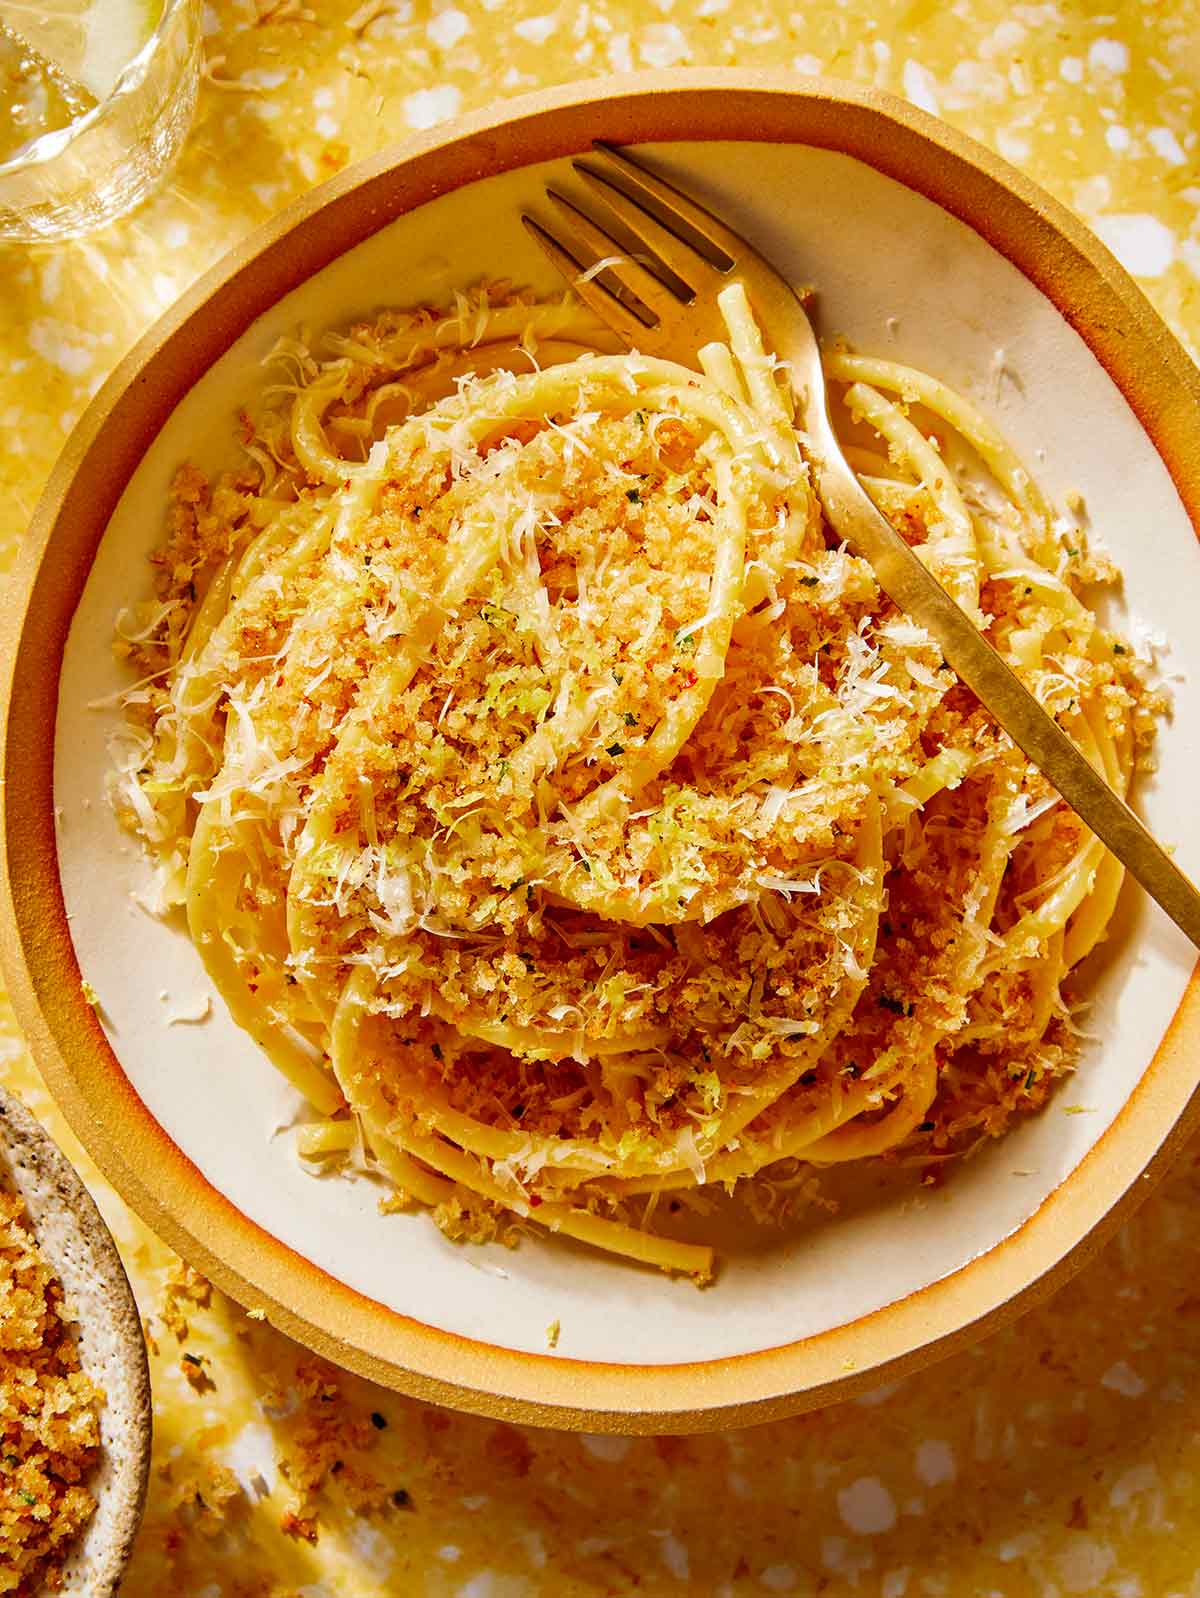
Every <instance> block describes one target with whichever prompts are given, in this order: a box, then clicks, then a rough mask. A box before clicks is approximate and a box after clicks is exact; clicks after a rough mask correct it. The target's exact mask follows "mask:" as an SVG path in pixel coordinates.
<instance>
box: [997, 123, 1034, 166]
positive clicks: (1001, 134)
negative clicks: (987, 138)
mask: <svg viewBox="0 0 1200 1598" xmlns="http://www.w3.org/2000/svg"><path fill="white" fill-rule="evenodd" d="M996 148H997V149H998V150H999V152H1000V154H1001V155H1002V156H1003V157H1004V159H1005V160H1006V161H1011V162H1012V163H1013V165H1014V166H1019V165H1020V164H1021V162H1022V161H1028V159H1029V157H1030V155H1031V154H1032V153H1033V150H1032V146H1031V145H1030V143H1029V140H1028V139H1024V138H1022V137H1021V135H1020V134H1019V133H1013V132H1012V130H1011V129H1009V128H999V129H998V130H997V132H996Z"/></svg>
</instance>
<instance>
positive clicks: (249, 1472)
mask: <svg viewBox="0 0 1200 1598" xmlns="http://www.w3.org/2000/svg"><path fill="white" fill-rule="evenodd" d="M163 997H164V998H165V997H166V995H165V994H164V995H163ZM225 1464H227V1465H228V1466H229V1468H230V1470H231V1471H232V1472H233V1474H234V1475H235V1476H236V1477H237V1479H238V1481H239V1482H241V1484H242V1491H243V1492H244V1493H245V1494H246V1496H247V1498H249V1499H250V1502H251V1503H253V1502H254V1501H255V1500H256V1499H258V1498H263V1497H266V1496H267V1495H268V1494H270V1493H273V1492H274V1491H275V1489H276V1487H278V1485H279V1466H278V1464H277V1463H276V1456H275V1439H274V1437H273V1436H272V1435H271V1431H270V1428H269V1427H267V1426H264V1425H262V1424H261V1423H260V1422H258V1421H254V1422H252V1423H251V1424H250V1425H249V1426H243V1427H242V1429H241V1431H240V1432H239V1433H238V1434H237V1436H236V1437H235V1438H234V1439H233V1442H232V1443H230V1445H229V1447H228V1448H227V1449H226V1450H225Z"/></svg>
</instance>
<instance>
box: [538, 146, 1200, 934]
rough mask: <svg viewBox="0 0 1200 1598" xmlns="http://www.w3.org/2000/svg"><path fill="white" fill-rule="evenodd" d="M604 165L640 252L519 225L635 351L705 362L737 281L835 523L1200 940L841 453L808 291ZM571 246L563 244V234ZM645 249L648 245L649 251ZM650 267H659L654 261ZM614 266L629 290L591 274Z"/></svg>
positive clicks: (1193, 914) (1188, 903)
mask: <svg viewBox="0 0 1200 1598" xmlns="http://www.w3.org/2000/svg"><path fill="white" fill-rule="evenodd" d="M594 149H595V158H594V164H588V163H587V162H584V161H576V162H574V163H573V165H574V169H575V172H576V173H577V175H578V176H579V178H580V179H581V180H582V181H583V183H584V184H586V186H587V188H588V190H589V191H590V193H591V194H592V195H593V196H594V197H596V198H598V199H599V200H600V201H601V202H602V203H603V205H604V207H605V208H606V209H607V211H608V212H610V213H611V214H612V215H613V216H614V217H615V218H616V219H617V221H618V222H619V223H620V224H621V225H622V227H623V228H624V229H625V230H626V232H627V233H628V234H631V235H632V236H633V237H634V238H636V239H638V240H639V241H640V242H641V245H642V246H643V250H642V251H639V259H637V260H634V259H632V258H631V257H630V256H629V254H628V251H627V249H626V246H625V245H624V244H623V243H622V242H621V241H620V240H618V239H617V238H615V237H613V236H612V235H611V234H609V233H607V232H605V230H604V229H603V228H601V227H600V226H598V225H597V223H596V222H595V221H594V220H593V219H592V218H591V217H589V216H586V215H585V214H584V213H583V212H582V211H581V210H580V209H579V208H578V207H577V206H576V205H574V204H572V202H571V201H570V200H569V199H567V198H566V197H565V196H564V195H562V194H559V193H557V192H556V191H555V190H554V189H549V190H548V191H547V192H548V194H549V197H550V199H551V201H552V202H553V203H554V206H555V208H556V210H557V212H558V215H559V219H560V223H561V227H560V230H559V231H560V233H561V234H562V237H559V236H556V235H555V234H553V233H551V232H549V231H548V230H547V229H546V228H545V227H543V226H542V225H541V224H540V223H538V222H537V221H536V220H535V219H534V218H533V217H531V216H523V217H522V221H523V222H524V223H525V226H526V227H527V228H528V229H529V231H530V233H532V235H533V237H534V238H535V239H536V240H537V242H538V244H539V245H541V247H542V249H543V250H544V251H545V252H546V254H547V255H548V256H549V257H550V260H551V261H552V262H553V263H554V265H555V266H556V267H557V268H558V270H559V271H560V272H561V273H562V274H563V276H564V277H565V278H566V279H567V281H568V282H569V283H570V284H571V286H572V288H573V289H574V291H575V293H576V294H577V295H578V296H579V297H580V299H582V300H584V301H585V302H586V304H587V305H588V306H590V308H591V309H592V310H593V311H594V312H595V313H596V315H597V316H598V317H599V318H600V320H601V321H603V322H605V323H607V325H608V326H609V327H611V328H612V329H613V331H614V332H615V333H616V334H617V335H618V337H619V338H620V339H621V340H622V341H623V342H624V343H625V344H627V345H629V346H630V348H632V349H638V350H641V351H643V352H644V353H646V354H648V355H662V356H668V357H670V358H672V359H674V360H677V361H680V362H682V363H683V364H685V365H694V363H695V357H696V354H697V351H698V350H700V349H701V348H702V347H703V346H704V345H705V344H708V343H711V342H713V341H720V342H722V343H723V342H725V341H726V340H727V338H728V329H727V327H726V324H725V321H724V318H723V317H722V315H721V313H720V310H719V309H718V306H717V295H718V293H719V292H720V290H721V289H722V288H724V287H726V286H727V285H728V284H729V283H730V282H731V281H734V280H740V281H741V283H742V285H743V287H744V288H745V290H746V293H747V295H748V296H749V299H750V303H751V305H752V307H753V309H754V312H755V315H756V316H757V318H758V321H759V324H760V326H761V327H762V329H763V332H764V335H765V336H766V339H767V342H768V345H769V347H770V348H771V349H772V350H773V351H774V353H775V355H776V356H777V357H778V358H779V359H780V360H781V361H782V362H784V363H786V366H787V368H788V370H789V371H790V374H791V382H792V387H793V389H794V391H795V396H796V404H797V418H798V421H799V425H800V427H801V428H802V430H803V431H804V433H805V434H806V435H807V445H806V452H807V454H808V457H809V461H810V465H811V467H812V471H813V476H814V480H815V483H816V488H817V493H818V496H819V498H820V500H821V504H822V506H823V508H824V511H825V515H826V517H827V518H828V521H829V524H830V526H831V527H832V528H833V530H834V532H835V533H837V534H838V536H839V537H840V538H843V539H845V541H846V543H847V545H848V546H849V547H850V548H851V549H852V550H853V551H854V552H855V553H856V554H857V555H860V556H862V557H863V558H864V559H865V560H867V561H869V562H870V564H871V566H872V568H873V569H874V572H875V576H876V578H877V579H878V581H879V586H880V587H881V588H882V589H883V591H884V593H886V594H887V595H888V596H889V597H890V598H891V599H892V600H893V601H894V602H895V603H896V604H897V605H898V606H899V607H900V609H901V610H903V611H905V612H906V613H907V614H908V615H909V616H911V617H912V619H913V620H914V621H916V622H918V623H919V624H920V625H921V626H922V627H924V628H925V629H926V630H927V631H928V632H929V633H931V634H932V636H933V637H934V638H935V639H936V640H937V642H938V644H939V646H940V647H941V650H942V654H943V656H944V657H945V660H946V663H947V664H948V665H949V666H950V667H951V668H952V669H953V670H954V671H955V672H957V674H958V676H959V677H960V678H961V679H962V681H963V682H965V683H966V684H967V686H968V687H969V688H971V689H972V690H973V692H974V693H975V695H976V696H977V698H978V699H979V700H980V701H981V703H982V704H983V705H985V706H986V707H987V709H988V710H989V711H990V712H991V714H992V715H993V716H994V717H995V718H996V720H997V721H998V722H999V724H1000V725H1001V727H1003V728H1004V730H1005V732H1007V733H1008V735H1009V737H1010V738H1011V739H1012V740H1013V742H1014V743H1015V744H1016V745H1017V746H1018V747H1019V748H1020V749H1021V750H1022V751H1023V752H1024V753H1025V754H1026V755H1027V756H1028V757H1029V759H1030V760H1032V761H1033V763H1034V764H1035V765H1036V766H1037V767H1038V768H1039V769H1040V770H1041V771H1042V772H1043V774H1044V775H1045V776H1046V777H1047V778H1048V780H1049V781H1050V782H1051V783H1053V785H1054V787H1055V788H1056V789H1057V790H1058V792H1059V793H1060V794H1061V795H1062V797H1063V798H1064V799H1065V800H1066V802H1067V804H1069V805H1070V807H1071V809H1072V810H1074V811H1075V813H1076V814H1077V815H1078V816H1080V817H1081V818H1082V820H1083V821H1085V822H1086V823H1087V825H1088V826H1089V827H1090V828H1091V829H1092V831H1093V832H1094V833H1095V834H1096V836H1097V837H1098V838H1100V839H1101V840H1102V841H1103V842H1104V843H1105V844H1106V845H1107V847H1108V848H1109V849H1110V850H1111V851H1112V853H1113V854H1114V855H1116V857H1117V858H1118V860H1120V861H1121V862H1122V863H1123V864H1124V865H1125V866H1126V867H1127V868H1128V870H1129V872H1130V874H1131V876H1133V877H1134V878H1135V879H1136V880H1137V881H1138V882H1140V883H1141V885H1142V887H1143V888H1145V890H1146V892H1147V893H1149V894H1150V895H1151V897H1152V898H1154V899H1155V900H1157V902H1158V903H1159V904H1160V905H1161V906H1162V908H1163V909H1164V910H1165V911H1166V913H1167V914H1168V915H1169V916H1170V917H1171V919H1172V921H1174V922H1175V924H1176V926H1178V927H1179V928H1180V929H1181V930H1182V931H1183V932H1185V933H1186V934H1187V936H1188V937H1189V938H1190V939H1191V941H1192V943H1193V944H1195V945H1196V946H1197V947H1200V893H1197V891H1196V889H1195V888H1194V887H1193V885H1192V883H1191V882H1190V881H1189V880H1188V878H1187V877H1186V876H1185V875H1184V874H1183V872H1182V871H1180V869H1179V867H1178V866H1176V865H1175V863H1174V862H1173V861H1172V860H1171V858H1170V856H1169V855H1167V853H1166V852H1165V851H1164V850H1163V848H1162V847H1161V845H1160V844H1158V843H1157V842H1156V841H1155V839H1154V838H1153V837H1152V836H1151V834H1150V833H1149V831H1148V830H1147V829H1146V827H1145V826H1144V825H1143V823H1142V822H1141V821H1140V820H1139V819H1138V817H1137V816H1136V815H1135V814H1134V813H1133V811H1132V810H1131V809H1130V808H1129V806H1128V805H1127V804H1126V803H1125V802H1124V800H1123V799H1121V798H1120V796H1119V795H1118V794H1116V793H1115V792H1114V791H1113V790H1112V789H1111V788H1110V787H1109V786H1108V784H1107V783H1106V782H1105V780H1104V778H1103V777H1102V776H1101V775H1100V774H1099V772H1097V771H1096V770H1095V769H1094V768H1093V767H1092V766H1091V765H1090V764H1089V762H1088V761H1087V760H1086V759H1085V758H1084V756H1083V755H1082V754H1081V753H1080V751H1079V750H1078V749H1077V748H1076V747H1075V745H1074V744H1073V743H1072V741H1071V739H1070V738H1069V737H1068V736H1067V734H1066V733H1065V732H1064V731H1063V730H1062V728H1061V727H1059V725H1058V724H1057V722H1055V721H1054V719H1053V718H1052V717H1051V716H1050V715H1049V714H1048V713H1047V712H1046V711H1045V710H1043V708H1042V707H1041V705H1040V704H1039V703H1038V702H1037V700H1036V699H1035V698H1034V697H1033V695H1032V694H1031V693H1030V692H1029V690H1028V689H1027V688H1026V687H1025V686H1024V685H1023V684H1022V683H1021V682H1020V681H1019V679H1018V678H1017V677H1016V676H1015V675H1014V673H1013V672H1012V671H1011V670H1010V669H1009V667H1008V666H1007V665H1006V664H1005V662H1004V661H1003V660H1002V659H1001V658H1000V656H999V655H998V654H997V653H996V651H995V650H994V649H993V648H992V646H991V645H990V644H989V643H988V641H987V639H986V638H984V636H983V634H982V633H981V632H980V631H979V630H978V628H977V627H975V625H974V624H973V623H972V622H971V620H970V619H969V617H968V616H967V615H966V614H965V612H964V611H962V610H961V609H960V608H959V606H958V605H956V604H955V602H954V600H953V599H951V598H950V596H949V594H948V593H947V592H946V591H945V589H944V588H943V587H942V586H941V584H940V583H939V582H938V581H937V579H936V578H934V577H933V576H932V575H931V574H930V573H929V572H928V571H927V570H926V568H925V567H924V566H923V565H922V563H921V561H920V560H919V559H918V558H917V556H916V555H915V554H914V553H913V551H912V550H911V549H910V547H909V546H908V544H906V543H905V541H904V539H903V538H901V536H900V534H899V533H897V532H896V530H895V529H894V528H893V527H892V525H891V523H890V522H888V521H887V520H886V519H885V518H884V517H883V516H882V515H881V514H880V512H879V511H878V510H877V509H876V508H875V505H874V504H873V503H872V501H871V500H870V498H869V497H868V495H867V493H866V491H865V490H864V489H863V487H862V486H861V484H860V483H859V481H858V478H857V477H856V476H855V474H854V472H853V470H852V468H851V467H850V465H849V464H848V463H847V461H846V458H845V456H844V455H843V454H842V450H841V445H840V444H839V443H838V440H837V438H836V436H835V434H834V431H833V426H832V424H831V422H830V419H829V411H828V408H827V403H826V396H825V379H824V374H823V372H822V368H821V354H820V350H819V348H818V346H817V340H816V336H815V334H814V332H813V328H812V324H811V322H810V321H809V319H808V315H807V313H806V312H805V309H804V306H803V305H802V303H801V301H800V299H799V297H798V296H797V295H796V293H795V291H794V290H793V289H792V288H791V286H790V285H789V284H788V283H787V282H786V281H785V280H784V279H783V278H782V277H781V276H780V275H779V273H778V272H777V271H776V270H775V268H774V267H773V266H771V265H770V263H769V262H768V261H766V260H765V259H764V258H763V257H762V256H761V255H760V254H759V253H758V251H757V250H755V249H754V248H753V246H752V245H750V244H748V243H747V242H746V240H745V239H743V238H742V237H741V236H740V235H739V234H737V233H735V232H733V230H732V229H731V228H728V227H726V226H725V225H724V223H722V222H720V221H718V219H717V218H716V217H715V216H713V215H712V213H711V212H709V211H707V210H706V209H705V208H704V207H703V206H701V205H699V204H697V203H696V201H695V200H692V199H689V198H688V196H687V195H685V194H682V193H681V192H680V191H679V190H678V189H677V188H675V187H674V186H673V185H672V184H669V183H667V182H665V181H664V180H663V179H662V178H660V177H658V176H656V174H655V173H653V172H652V171H650V170H649V168H647V167H645V166H643V165H642V163H641V162H640V161H634V160H633V159H631V158H630V157H629V156H628V155H626V154H624V152H620V151H617V150H615V149H613V148H611V147H610V146H608V145H603V144H597V145H596V146H595V147H594ZM564 240H565V242H564ZM643 251H644V252H645V253H643ZM647 260H648V261H649V263H650V264H649V265H645V264H643V261H647ZM598 262H604V263H605V273H604V275H606V276H607V277H608V278H609V279H610V280H611V281H613V282H614V283H616V284H617V285H618V287H619V288H620V289H621V290H622V297H618V295H617V294H616V293H614V292H611V291H610V290H609V289H608V288H606V287H604V285H603V284H602V283H601V282H600V281H599V278H600V276H601V274H599V273H597V274H596V276H594V277H585V275H584V274H586V272H587V271H588V269H589V268H590V267H593V266H595V265H596V264H597V263H598Z"/></svg>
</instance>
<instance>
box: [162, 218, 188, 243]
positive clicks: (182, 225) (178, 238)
mask: <svg viewBox="0 0 1200 1598" xmlns="http://www.w3.org/2000/svg"><path fill="white" fill-rule="evenodd" d="M191 236H192V229H191V224H190V223H188V222H170V223H168V224H167V226H166V227H165V228H164V229H163V243H164V244H165V245H166V246H167V248H168V250H182V249H183V247H184V245H185V244H186V243H187V242H188V240H189V239H190V238H191Z"/></svg>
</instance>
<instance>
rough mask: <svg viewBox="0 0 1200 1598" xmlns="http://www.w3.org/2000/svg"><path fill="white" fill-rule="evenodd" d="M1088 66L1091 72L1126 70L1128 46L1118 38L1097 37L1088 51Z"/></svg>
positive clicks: (1127, 68)
mask: <svg viewBox="0 0 1200 1598" xmlns="http://www.w3.org/2000/svg"><path fill="white" fill-rule="evenodd" d="M1088 66H1089V67H1091V69H1092V71H1093V72H1128V71H1129V46H1128V45H1127V44H1122V42H1121V40H1120V39H1097V40H1096V42H1095V44H1093V46H1092V48H1091V49H1090V50H1089V51H1088Z"/></svg>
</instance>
